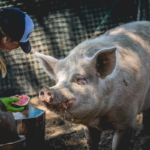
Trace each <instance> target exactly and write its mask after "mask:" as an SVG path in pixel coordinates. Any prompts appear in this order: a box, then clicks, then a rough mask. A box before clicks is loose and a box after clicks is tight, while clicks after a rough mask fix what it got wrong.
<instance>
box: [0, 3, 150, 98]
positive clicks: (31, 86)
mask: <svg viewBox="0 0 150 150" xmlns="http://www.w3.org/2000/svg"><path fill="white" fill-rule="evenodd" d="M147 4H149V0H143V1H142V0H126V1H124V0H86V1H85V0H76V1H70V0H51V1H47V0H30V1H28V0H3V1H0V8H5V7H17V8H19V9H21V10H22V11H24V12H25V13H27V14H28V15H29V16H30V17H31V18H32V20H33V22H34V24H35V28H34V29H33V32H32V34H31V36H30V43H31V46H32V52H31V53H30V54H25V53H23V51H21V49H20V48H19V49H16V50H14V51H12V52H11V53H6V52H3V51H2V50H0V53H1V54H2V55H3V57H4V59H5V61H6V65H7V75H6V77H5V78H2V77H1V74H0V83H1V86H0V97H6V96H12V95H16V94H19V95H21V94H26V95H29V96H31V97H32V96H35V95H37V94H38V92H39V90H40V89H41V88H42V87H43V86H52V85H53V84H54V81H52V80H51V79H50V78H49V77H48V75H47V74H46V73H45V72H44V70H43V69H42V66H41V65H40V62H39V60H38V59H37V58H35V56H34V54H33V52H34V51H37V52H40V53H43V54H47V55H52V56H54V57H56V58H63V57H65V56H67V55H68V53H69V51H70V50H71V49H73V48H74V47H75V46H76V45H77V44H79V43H80V42H82V41H83V40H85V39H89V38H94V37H96V36H98V35H100V34H102V33H104V32H105V31H107V30H108V29H111V28H113V27H116V26H118V25H121V24H124V23H127V22H131V21H135V20H146V19H147V18H148V17H149V7H148V6H149V5H147ZM141 10H142V11H141ZM146 17H147V18H146ZM16 32H17V31H16Z"/></svg>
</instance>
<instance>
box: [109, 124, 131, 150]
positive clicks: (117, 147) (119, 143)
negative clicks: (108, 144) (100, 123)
mask: <svg viewBox="0 0 150 150" xmlns="http://www.w3.org/2000/svg"><path fill="white" fill-rule="evenodd" d="M132 132H133V128H132V127H129V128H126V130H116V131H115V132H114V136H113V142H112V150H127V149H128V147H129V143H130V139H131V136H132Z"/></svg>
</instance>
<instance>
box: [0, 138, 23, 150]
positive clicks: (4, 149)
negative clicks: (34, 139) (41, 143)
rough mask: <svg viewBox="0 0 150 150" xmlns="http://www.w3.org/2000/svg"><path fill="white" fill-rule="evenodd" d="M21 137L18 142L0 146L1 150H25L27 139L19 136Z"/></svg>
mask: <svg viewBox="0 0 150 150" xmlns="http://www.w3.org/2000/svg"><path fill="white" fill-rule="evenodd" d="M19 137H20V139H19V140H17V141H14V142H9V143H5V144H0V150H25V148H26V138H25V136H24V135H19Z"/></svg>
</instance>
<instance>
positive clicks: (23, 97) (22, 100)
mask: <svg viewBox="0 0 150 150" xmlns="http://www.w3.org/2000/svg"><path fill="white" fill-rule="evenodd" d="M11 97H18V98H19V99H20V100H19V101H17V102H12V104H15V105H17V106H25V105H27V104H28V102H29V100H30V97H28V96H27V95H15V96H11Z"/></svg>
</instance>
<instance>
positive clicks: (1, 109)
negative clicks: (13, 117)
mask: <svg viewBox="0 0 150 150" xmlns="http://www.w3.org/2000/svg"><path fill="white" fill-rule="evenodd" d="M6 110H7V109H6V107H5V105H4V103H3V102H2V101H1V100H0V111H3V112H6Z"/></svg>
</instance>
